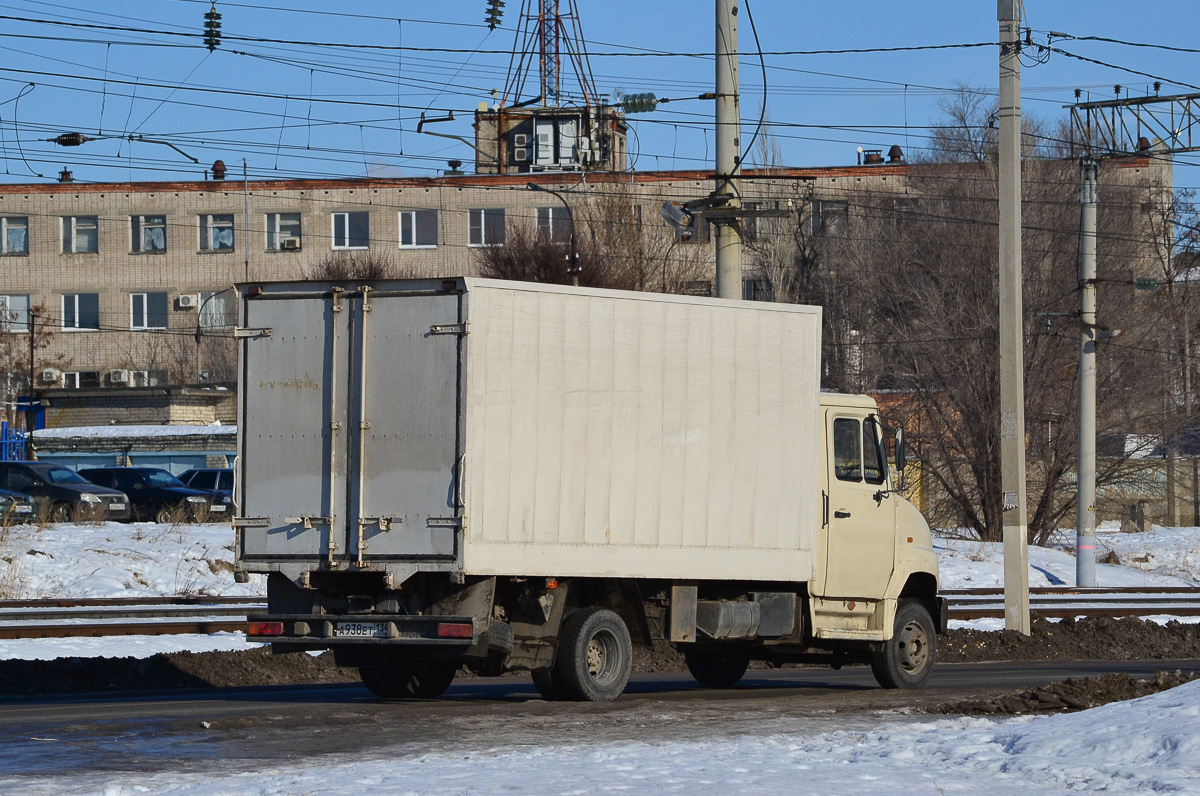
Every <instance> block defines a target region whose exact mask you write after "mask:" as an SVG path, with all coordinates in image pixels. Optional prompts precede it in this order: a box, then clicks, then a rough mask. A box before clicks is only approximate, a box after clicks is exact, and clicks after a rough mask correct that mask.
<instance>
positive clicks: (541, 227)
mask: <svg viewBox="0 0 1200 796" xmlns="http://www.w3.org/2000/svg"><path fill="white" fill-rule="evenodd" d="M537 228H538V234H539V235H542V236H543V237H545V238H546V240H550V241H554V242H555V243H567V242H569V241H570V240H571V225H570V223H569V221H568V216H567V208H565V207H539V208H538V209H537Z"/></svg>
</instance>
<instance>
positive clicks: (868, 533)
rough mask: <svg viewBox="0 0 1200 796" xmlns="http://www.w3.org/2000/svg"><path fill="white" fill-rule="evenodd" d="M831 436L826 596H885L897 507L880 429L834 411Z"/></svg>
mask: <svg viewBox="0 0 1200 796" xmlns="http://www.w3.org/2000/svg"><path fill="white" fill-rule="evenodd" d="M825 433H826V434H827V435H828V436H827V439H828V442H829V450H830V452H831V455H830V456H829V457H828V462H827V464H826V466H827V467H828V468H829V472H828V474H827V482H828V485H829V487H828V493H827V495H826V496H825V499H826V501H827V507H826V518H825V519H826V521H827V522H828V527H827V528H826V529H825V530H826V533H827V539H828V543H827V546H826V552H827V559H826V562H825V564H826V565H825V589H824V595H823V596H824V597H826V598H827V599H831V598H832V599H836V598H847V599H852V598H857V599H863V600H868V599H869V600H877V599H880V598H882V597H883V594H884V590H885V589H886V588H887V584H888V580H889V579H890V577H891V574H892V566H893V563H894V561H895V549H896V543H895V530H894V528H895V504H896V501H895V499H894V498H891V497H889V496H888V494H887V488H888V484H887V467H886V463H885V460H884V457H883V449H882V445H881V444H880V434H879V424H878V422H877V421H876V420H875V419H874V418H872V417H869V416H868V417H864V416H862V415H861V414H855V413H853V412H852V411H847V410H840V409H836V408H835V409H828V410H826V412H825Z"/></svg>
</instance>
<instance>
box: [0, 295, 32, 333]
mask: <svg viewBox="0 0 1200 796" xmlns="http://www.w3.org/2000/svg"><path fill="white" fill-rule="evenodd" d="M0 331H5V332H13V333H15V334H29V296H27V295H26V296H0Z"/></svg>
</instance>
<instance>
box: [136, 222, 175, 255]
mask: <svg viewBox="0 0 1200 796" xmlns="http://www.w3.org/2000/svg"><path fill="white" fill-rule="evenodd" d="M129 228H130V232H131V236H130V237H131V239H132V241H133V246H132V250H133V251H135V252H165V251H166V250H167V217H166V216H130V217H129Z"/></svg>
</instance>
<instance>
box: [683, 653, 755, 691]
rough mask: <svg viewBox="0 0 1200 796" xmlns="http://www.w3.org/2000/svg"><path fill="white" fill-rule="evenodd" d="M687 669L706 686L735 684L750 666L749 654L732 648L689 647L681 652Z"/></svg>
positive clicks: (721, 686)
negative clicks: (725, 649) (726, 649)
mask: <svg viewBox="0 0 1200 796" xmlns="http://www.w3.org/2000/svg"><path fill="white" fill-rule="evenodd" d="M683 659H684V661H686V662H687V667H688V671H689V672H691V673H692V677H694V678H696V682H698V683H699V684H700V685H702V686H704V687H706V688H729V687H731V686H734V685H737V683H738V681H739V680H741V679H742V676H743V675H745V674H746V669H747V668H748V667H749V666H750V656H749V655H746V654H745V653H741V652H735V651H733V650H729V651H723V650H719V649H689V650H686V651H685V652H684V653H683Z"/></svg>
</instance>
